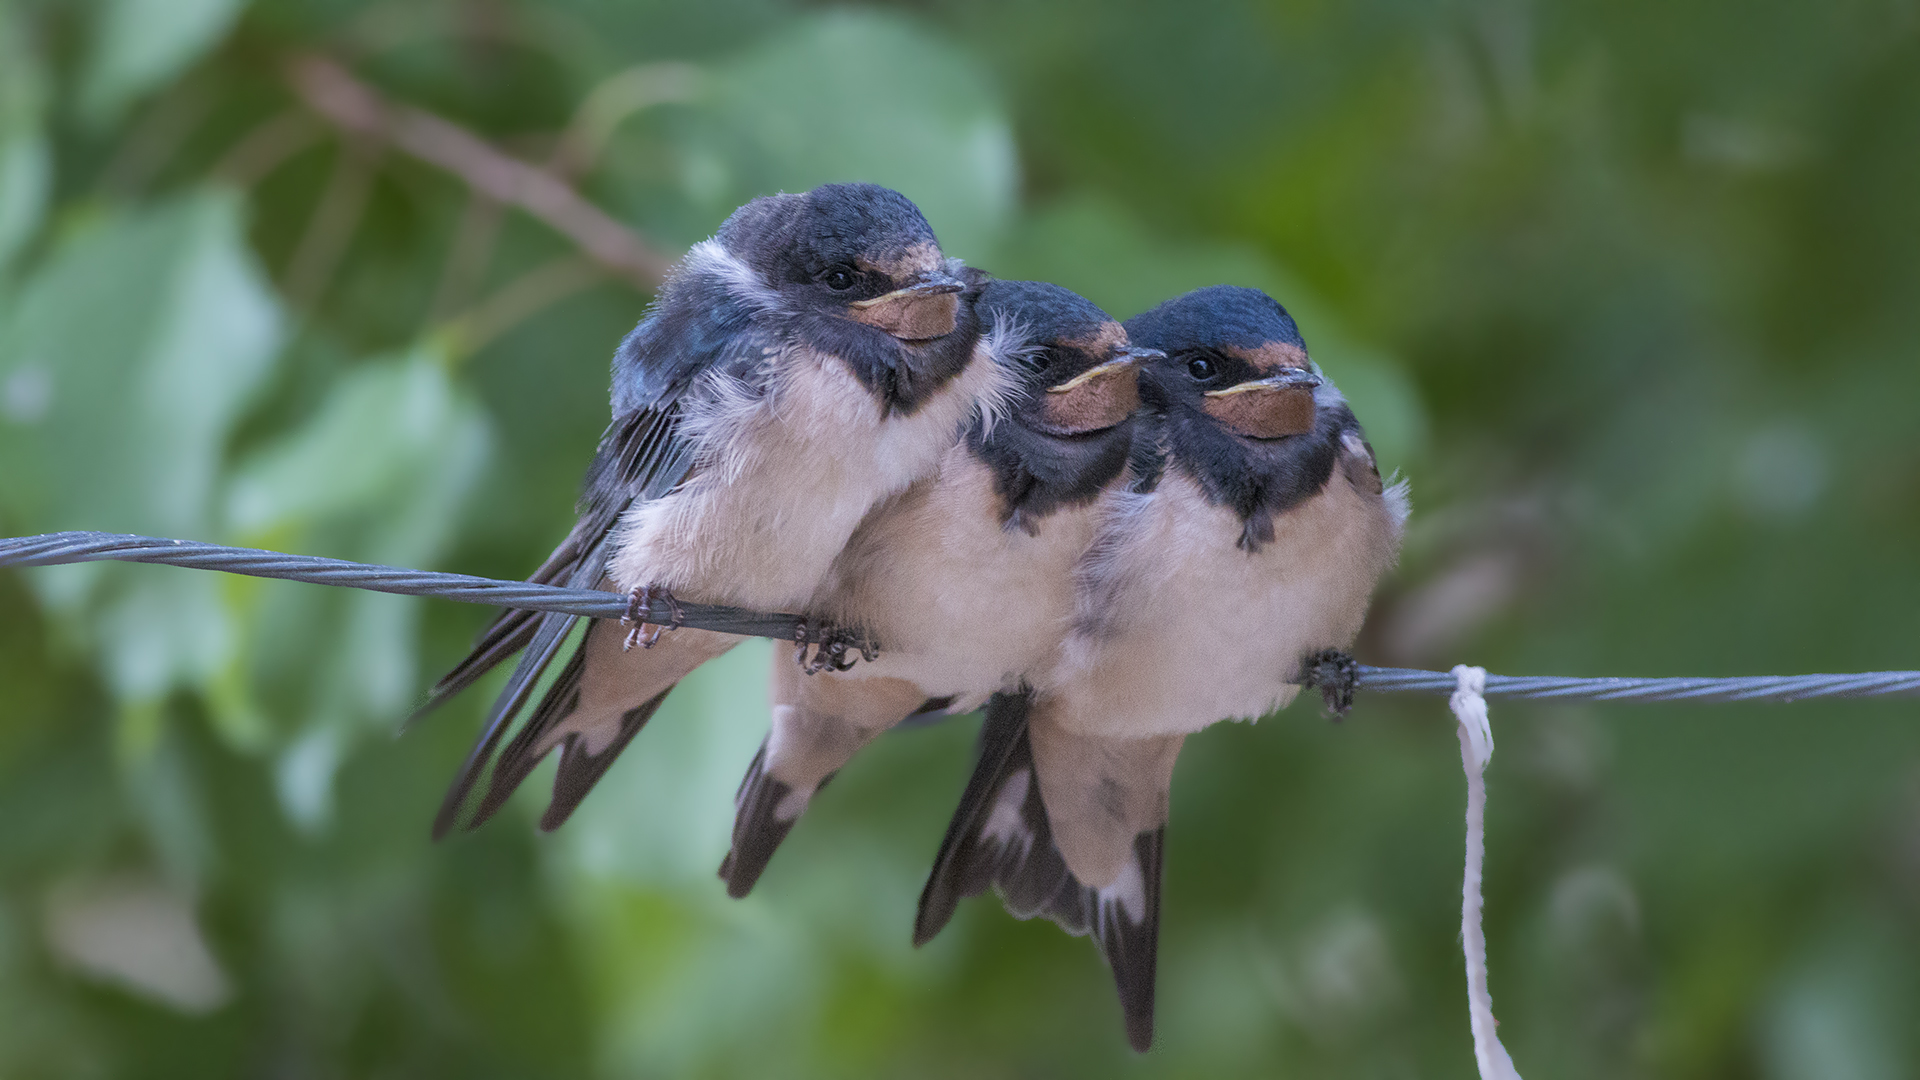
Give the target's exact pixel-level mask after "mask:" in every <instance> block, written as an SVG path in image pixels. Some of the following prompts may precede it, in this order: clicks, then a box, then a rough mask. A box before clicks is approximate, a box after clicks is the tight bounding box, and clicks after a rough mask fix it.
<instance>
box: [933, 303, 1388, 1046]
mask: <svg viewBox="0 0 1920 1080" xmlns="http://www.w3.org/2000/svg"><path fill="white" fill-rule="evenodd" d="M1127 333H1128V334H1129V336H1130V337H1131V338H1132V340H1134V341H1135V342H1137V343H1138V344H1140V345H1143V346H1147V347H1151V348H1155V349H1159V350H1161V351H1162V352H1163V353H1164V354H1165V355H1164V358H1163V359H1161V360H1158V361H1156V362H1154V363H1151V364H1148V365H1146V366H1145V367H1144V368H1143V369H1142V371H1141V373H1140V394H1141V398H1142V401H1143V409H1142V416H1141V419H1140V421H1139V424H1140V427H1139V430H1138V431H1137V432H1136V438H1135V451H1134V454H1133V461H1132V470H1133V471H1132V476H1131V479H1130V481H1129V483H1128V484H1127V485H1126V486H1125V487H1124V488H1121V489H1117V490H1115V491H1112V492H1109V493H1108V494H1106V495H1105V496H1103V497H1102V499H1101V502H1100V506H1099V521H1098V535H1097V537H1096V538H1095V540H1094V542H1093V544H1092V545H1091V546H1090V548H1089V550H1088V552H1087V554H1086V556H1085V557H1084V558H1083V559H1082V560H1081V561H1080V563H1079V564H1078V566H1077V567H1076V569H1075V576H1076V586H1077V593H1076V606H1075V614H1074V623H1073V628H1072V631H1071V632H1070V633H1069V634H1068V635H1067V638H1066V641H1065V643H1064V645H1063V647H1062V648H1061V650H1060V652H1059V654H1058V659H1057V662H1055V663H1054V664H1052V665H1051V666H1049V667H1047V668H1046V669H1044V670H1042V671H1039V672H1037V673H1036V675H1035V677H1034V678H1033V679H1032V680H1031V682H1032V690H1031V692H1024V693H1018V694H1007V695H1000V696H997V697H996V698H995V699H994V700H993V701H992V702H990V703H989V705H988V708H987V720H986V723H985V724H984V726H983V729H982V736H981V756H980V760H979V762H978V764H977V766H976V768H975V772H974V776H973V779H972V781H971V782H969V784H968V786H967V790H966V792H965V794H964V795H963V796H962V799H961V804H960V807H959V810H958V811H957V812H956V814H955V816H954V819H953V821H952V823H951V825H950V826H949V828H948V830H947V836H946V838H945V840H944V841H943V843H942V845H941V849H940V853H939V855H938V857H937V858H936V860H935V865H934V870H933V873H932V875H931V877H930V878H929V880H928V882H927V886H926V890H925V891H924V892H923V893H922V895H921V901H920V911H919V917H918V920H917V922H916V925H915V940H916V941H925V940H927V939H929V938H931V937H932V936H933V935H934V934H935V933H937V932H938V931H939V930H940V928H941V927H942V926H944V925H945V924H946V922H947V920H948V919H949V918H951V917H952V914H953V911H954V908H955V906H956V905H957V903H958V902H959V900H960V898H961V897H964V896H969V895H974V894H977V893H980V892H982V891H984V890H985V889H986V888H987V886H988V885H993V886H996V887H997V888H998V889H999V891H1000V893H1001V895H1002V898H1003V899H1004V900H1005V902H1006V906H1007V908H1008V910H1009V911H1010V912H1012V913H1013V914H1014V915H1016V916H1018V917H1020V918H1029V917H1032V916H1034V915H1046V916H1048V917H1050V918H1052V919H1054V920H1055V921H1056V922H1058V923H1059V924H1060V925H1061V926H1062V927H1064V928H1066V929H1067V930H1068V931H1070V932H1073V933H1091V934H1092V935H1093V937H1094V939H1095V940H1096V941H1097V942H1098V944H1099V946H1100V948H1101V951H1102V952H1103V954H1104V955H1105V957H1106V960H1107V962H1108V964H1109V966H1110V967H1111V968H1112V971H1113V975H1114V981H1115V984H1116V986H1117V988H1118V990H1119V996H1120V1002H1121V1008H1122V1011H1123V1013H1124V1016H1125V1023H1126V1030H1127V1038H1128V1041H1129V1042H1130V1043H1131V1044H1132V1045H1133V1047H1134V1049H1136V1050H1140V1051H1145V1050H1146V1049H1147V1048H1148V1047H1149V1046H1150V1045H1151V1044H1152V1042H1153V1000H1154V973H1155V965H1156V957H1157V947H1158V946H1157V942H1158V936H1159V919H1160V881H1161V869H1162V865H1163V861H1164V859H1163V853H1164V848H1165V840H1166V823H1167V807H1168V801H1169V790H1170V787H1171V783H1172V778H1173V768H1174V762H1175V760H1176V759H1177V757H1178V756H1179V752H1180V746H1181V744H1182V742H1183V741H1184V740H1185V738H1186V737H1187V736H1188V735H1190V734H1192V733H1193V732H1196V731H1199V730H1200V729H1202V728H1204V727H1206V726H1208V725H1209V724H1212V723H1214V722H1216V721H1220V720H1226V719H1253V718H1257V717H1260V716H1264V715H1266V714H1267V713H1270V712H1272V711H1274V710H1275V709H1278V708H1281V707H1282V706H1284V705H1286V704H1287V703H1288V702H1290V701H1291V700H1292V699H1293V697H1294V695H1295V694H1296V693H1297V692H1298V691H1299V687H1298V685H1296V682H1297V680H1298V679H1299V678H1300V675H1301V671H1300V669H1301V664H1302V661H1303V658H1305V657H1307V656H1308V655H1309V654H1311V653H1315V652H1319V651H1322V650H1327V649H1345V648H1347V647H1348V646H1349V645H1351V644H1352V642H1353V639H1354V637H1355V635H1357V634H1358V633H1359V630H1360V624H1361V621H1362V620H1363V619H1364V617H1365V615H1366V610H1367V604H1368V601H1369V600H1370V598H1371V596H1372V593H1373V589H1374V586H1375V584H1376V583H1377V582H1378V581H1379V579H1380V577H1381V575H1382V574H1384V573H1385V572H1386V571H1387V570H1388V569H1389V568H1390V567H1391V566H1392V565H1393V563H1394V561H1395V559H1396V557H1397V555H1398V552H1399V544H1400V537H1401V533H1402V531H1403V527H1404V524H1405V521H1406V516H1407V510H1408V503H1407V495H1406V487H1405V485H1404V483H1402V484H1395V485H1393V486H1390V487H1389V486H1385V485H1383V484H1382V483H1381V480H1380V473H1379V470H1378V468H1377V467H1376V465H1375V462H1374V457H1373V451H1372V449H1371V448H1370V447H1369V446H1368V444H1367V441H1366V438H1365V436H1364V434H1363V433H1362V431H1361V428H1360V424H1359V422H1358V421H1357V420H1356V419H1355V418H1354V415H1353V413H1352V411H1351V410H1350V409H1349V408H1348V407H1347V404H1346V402H1345V400H1344V399H1343V398H1342V397H1341V396H1340V393H1339V392H1338V391H1337V390H1336V389H1335V388H1334V387H1333V385H1332V384H1331V383H1329V382H1327V381H1326V380H1325V379H1324V378H1323V377H1322V376H1321V375H1320V374H1319V373H1318V372H1317V371H1316V370H1315V369H1314V367H1313V365H1312V364H1311V362H1310V361H1309V360H1308V356H1307V350H1306V343H1305V342H1304V341H1303V340H1302V339H1301V336H1300V332H1299V329H1298V328H1297V327H1296V326H1295V325H1294V322H1293V319H1292V318H1291V317H1290V316H1289V315H1288V314H1287V313H1286V311H1285V310H1284V309H1283V308H1282V307H1281V306H1280V305H1279V304H1278V303H1276V302H1275V301H1274V300H1273V299H1272V298H1270V297H1268V296H1267V295H1266V294H1264V293H1262V292H1259V291H1257V290H1254V289H1242V288H1234V287H1229V286H1216V287H1213V288H1207V289H1201V290H1199V291H1196V292H1192V293H1188V294H1187V295H1185V296H1182V297H1179V298H1177V299H1174V300H1171V301H1168V302H1167V303H1164V304H1162V305H1160V306H1159V307H1157V308H1154V309H1153V310H1152V311H1149V312H1146V313H1145V314H1142V315H1139V316H1136V317H1134V318H1133V319H1131V320H1129V321H1128V322H1127Z"/></svg>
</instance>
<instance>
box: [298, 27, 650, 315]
mask: <svg viewBox="0 0 1920 1080" xmlns="http://www.w3.org/2000/svg"><path fill="white" fill-rule="evenodd" d="M287 76H288V81H289V82H290V83H291V84H292V86H293V89H294V92H295V93H296V94H297V95H299V97H300V99H301V101H303V102H305V103H306V105H307V107H308V108H310V109H312V110H313V111H314V113H316V114H317V115H318V116H320V118H321V119H323V120H325V121H327V122H328V123H329V124H332V125H333V126H334V127H336V128H339V129H340V130H341V131H342V132H344V133H346V134H348V135H350V136H353V137H356V138H359V139H365V140H369V141H374V142H377V143H379V144H381V145H385V146H389V147H392V148H393V149H395V150H398V151H400V152H401V153H404V154H407V155H409V156H411V157H414V158H417V159H419V160H421V161H424V162H426V163H428V164H430V165H434V166H437V167H439V168H442V169H445V170H446V171H448V172H450V173H453V174H454V175H455V176H458V177H459V178H460V179H461V180H463V181H465V182H466V184H467V186H468V187H470V188H472V189H473V190H474V191H475V192H476V193H478V194H482V195H485V196H486V197H487V198H490V199H493V200H495V201H498V202H500V203H503V204H505V205H508V206H516V207H519V208H520V209H521V210H523V211H525V212H526V213H527V214H529V215H531V216H532V217H534V218H536V219H538V220H540V221H542V222H544V223H545V224H546V225H547V226H549V227H550V228H552V229H553V230H554V231H556V232H558V233H560V234H561V235H562V236H565V237H566V238H567V239H569V240H571V241H572V242H573V243H574V245H575V246H577V247H578V248H579V249H580V250H581V252H582V253H583V254H584V255H585V256H586V257H587V258H588V259H590V260H591V261H592V262H593V263H594V264H596V265H597V266H599V267H600V268H602V269H603V270H605V271H607V272H609V273H612V274H615V275H617V276H619V277H622V278H625V279H627V280H629V281H632V282H633V283H634V284H636V285H639V286H640V287H642V288H645V289H649V290H651V289H653V288H656V287H657V286H658V285H659V284H660V282H661V280H662V279H664V278H665V276H666V272H667V268H668V267H669V265H670V264H671V261H670V260H669V259H668V258H667V257H666V256H665V255H662V254H661V253H660V252H658V251H656V250H654V248H653V247H652V246H651V245H649V244H648V243H647V242H646V240H645V239H643V238H642V237H641V236H640V235H639V234H638V233H636V232H635V231H633V230H632V229H630V228H628V227H627V226H625V225H623V224H621V223H620V222H619V221H617V220H615V219H614V218H613V217H612V216H611V215H609V214H608V213H607V212H606V211H604V210H601V209H600V208H599V207H597V206H595V205H593V204H592V203H590V202H588V201H587V200H586V199H584V198H582V197H581V196H580V194H579V193H578V192H576V191H574V189H573V188H572V187H571V186H569V185H568V184H567V183H566V182H565V181H563V180H561V179H560V178H558V177H556V176H555V175H553V174H552V173H550V172H548V171H547V170H545V169H541V168H538V167H536V166H533V165H529V164H527V163H526V162H524V161H521V160H519V159H517V158H514V157H512V156H510V155H508V154H506V153H504V152H502V151H501V150H499V149H498V148H496V147H494V146H493V145H491V144H490V143H488V142H487V141H486V140H484V139H482V138H480V137H479V136H477V135H475V134H473V133H472V132H470V131H468V130H466V129H465V128H462V127H460V126H459V125H457V124H454V123H452V122H450V121H448V120H444V119H442V118H440V117H438V116H435V115H433V114H432V113H429V112H426V111H424V110H422V109H418V108H414V107H413V106H409V105H397V104H394V103H391V102H388V101H387V100H386V99H385V98H383V97H382V96H381V95H380V94H379V92H378V91H376V90H374V89H373V88H372V87H370V86H368V85H367V84H365V83H363V82H361V81H360V80H358V79H356V78H354V77H353V75H352V74H350V73H349V72H348V71H347V70H346V69H345V68H344V67H342V66H340V65H339V64H338V63H335V62H334V61H332V60H329V59H326V58H323V57H318V56H305V57H300V58H298V59H296V60H294V61H293V62H292V63H291V64H290V65H289V66H288V72H287Z"/></svg>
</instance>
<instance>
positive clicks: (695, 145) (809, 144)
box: [683, 9, 1019, 260]
mask: <svg viewBox="0 0 1920 1080" xmlns="http://www.w3.org/2000/svg"><path fill="white" fill-rule="evenodd" d="M709 85H710V86H711V87H712V90H711V92H710V97H709V99H708V100H707V101H706V102H705V103H704V104H703V105H702V106H701V108H700V114H701V118H702V120H703V121H704V124H703V126H702V127H701V129H700V130H699V132H698V133H697V135H696V137H695V139H694V140H693V142H692V143H691V145H690V146H688V147H687V149H686V151H685V153H686V155H687V156H686V159H685V166H684V171H683V180H684V182H685V184H686V185H687V187H688V190H689V194H691V195H692V196H693V198H694V199H695V200H696V201H697V202H699V203H701V204H702V205H705V206H707V207H709V208H710V210H711V211H712V212H714V213H716V214H724V213H726V211H728V210H730V209H731V208H732V207H734V206H735V205H737V204H739V203H742V202H745V201H746V200H747V199H749V198H751V197H753V196H755V195H763V194H767V193H770V192H775V191H804V190H806V189H807V188H810V187H813V186H815V185H817V184H824V183H829V182H833V181H841V180H868V181H872V182H874V183H878V184H885V185H886V186H888V187H892V188H895V189H897V190H899V191H900V192H902V193H903V194H905V195H906V196H907V197H908V198H911V199H913V200H914V201H915V202H916V203H918V204H919V206H920V208H921V210H922V211H924V212H925V213H926V215H927V219H928V220H929V221H930V222H932V224H933V226H934V229H935V230H936V231H937V232H938V233H939V234H940V239H941V243H942V245H943V246H944V247H945V248H946V249H947V251H948V253H949V254H958V255H962V256H965V257H968V258H969V259H970V260H972V259H975V258H977V256H978V253H979V252H980V251H981V249H982V248H983V247H984V246H985V245H986V244H987V243H989V242H990V241H991V240H992V238H993V236H994V235H995V234H996V233H997V232H998V230H999V229H1000V228H1001V226H1002V225H1004V224H1005V222H1006V220H1007V217H1008V215H1009V214H1010V212H1011V211H1012V208H1013V200H1014V194H1015V186H1016V184H1017V183H1018V181H1019V177H1018V169H1017V158H1016V155H1015V150H1014V145H1013V131H1012V128H1011V126H1010V125H1009V124H1008V122H1007V118H1006V115H1005V113H1004V111H1003V110H1002V108H1001V106H1000V104H999V101H998V99H997V97H996V96H995V94H994V93H993V92H992V90H991V89H990V83H989V82H988V80H987V79H986V78H985V77H983V75H982V74H981V72H980V71H979V69H978V67H977V66H976V65H975V64H974V62H973V61H972V60H971V59H970V58H968V57H967V56H966V55H965V54H964V53H962V52H960V51H958V50H957V49H955V48H954V47H953V46H952V45H950V44H947V43H945V42H943V41H941V40H939V39H938V38H935V37H933V36H931V35H930V34H929V33H927V32H926V31H925V30H923V29H921V28H920V27H919V26H918V25H916V24H914V23H911V22H908V21H906V20H903V19H901V18H900V17H898V16H894V15H886V14H880V13H877V12H872V11H861V10H851V9H850V10H844V11H836V12H831V13H828V14H824V15H818V16H813V17H810V18H808V19H806V20H804V21H802V22H801V23H799V24H797V25H796V26H794V27H793V28H792V30H791V31H790V32H787V33H783V34H781V35H780V36H778V37H777V38H774V39H773V40H771V41H769V42H767V43H766V44H764V45H760V46H758V47H755V48H753V49H750V50H748V51H747V52H745V53H743V54H741V55H740V56H738V57H737V58H735V59H734V60H732V61H731V62H729V63H727V64H725V65H724V66H723V67H722V68H721V69H720V70H719V71H718V72H716V73H715V77H714V78H713V79H712V80H710V81H709Z"/></svg>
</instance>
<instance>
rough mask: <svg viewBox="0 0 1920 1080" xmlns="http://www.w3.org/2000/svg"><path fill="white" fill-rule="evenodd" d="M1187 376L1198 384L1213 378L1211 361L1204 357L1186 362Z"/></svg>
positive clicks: (1197, 357)
mask: <svg viewBox="0 0 1920 1080" xmlns="http://www.w3.org/2000/svg"><path fill="white" fill-rule="evenodd" d="M1187 374H1189V375H1191V376H1193V377H1194V378H1195V379H1197V380H1199V381H1200V382H1206V381H1207V380H1208V379H1211V378H1213V361H1211V360H1209V359H1207V358H1206V357H1204V356H1196V357H1194V358H1193V359H1191V360H1189V361H1187Z"/></svg>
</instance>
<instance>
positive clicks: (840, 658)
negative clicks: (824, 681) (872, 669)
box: [793, 616, 880, 675]
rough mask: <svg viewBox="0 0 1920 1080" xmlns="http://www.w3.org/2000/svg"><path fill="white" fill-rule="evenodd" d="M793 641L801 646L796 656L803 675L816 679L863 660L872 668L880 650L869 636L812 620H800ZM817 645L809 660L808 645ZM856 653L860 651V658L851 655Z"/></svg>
mask: <svg viewBox="0 0 1920 1080" xmlns="http://www.w3.org/2000/svg"><path fill="white" fill-rule="evenodd" d="M793 640H794V641H795V642H797V643H798V644H799V646H800V647H799V648H798V649H797V650H795V652H794V654H793V658H794V661H795V662H796V663H798V664H799V665H800V670H801V671H804V672H806V673H807V674H809V675H817V674H819V673H820V672H822V671H846V670H848V669H849V668H851V667H853V665H854V664H855V663H856V662H858V661H860V660H865V661H866V662H867V663H869V664H871V663H873V661H874V659H875V658H877V657H878V656H879V655H880V650H878V649H876V648H875V647H874V644H873V641H872V639H870V638H868V637H867V636H866V634H864V633H862V632H860V631H858V630H854V629H851V628H848V627H843V626H835V625H833V624H832V623H829V622H825V621H822V622H815V621H814V619H813V617H812V616H807V617H806V618H804V619H801V620H800V625H798V626H796V627H794V630H793ZM815 641H817V642H818V644H817V645H816V646H815V648H814V650H813V656H812V657H811V658H809V657H808V656H807V645H808V644H809V643H811V642H815ZM854 649H858V650H859V653H858V655H854V654H853V653H852V652H851V650H854Z"/></svg>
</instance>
